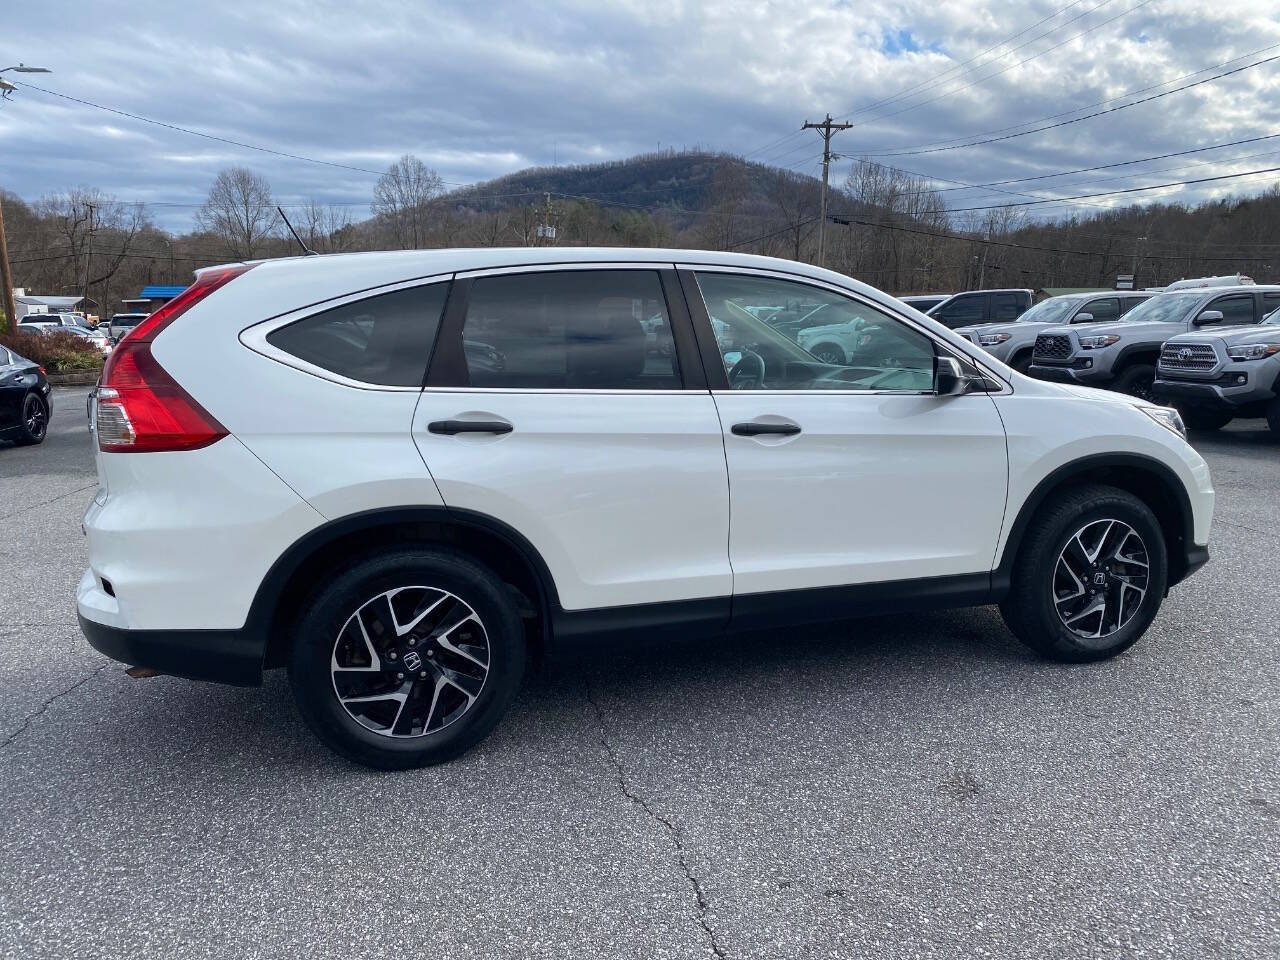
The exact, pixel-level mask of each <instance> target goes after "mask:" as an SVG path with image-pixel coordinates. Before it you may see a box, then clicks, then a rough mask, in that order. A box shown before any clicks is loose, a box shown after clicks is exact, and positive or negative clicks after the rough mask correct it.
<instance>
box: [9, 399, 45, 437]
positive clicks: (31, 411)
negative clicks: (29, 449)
mask: <svg viewBox="0 0 1280 960" xmlns="http://www.w3.org/2000/svg"><path fill="white" fill-rule="evenodd" d="M20 426H21V427H22V430H21V431H20V432H19V434H18V438H17V440H15V441H14V442H15V443H17V444H19V445H20V446H31V445H33V444H37V443H44V438H45V437H46V436H47V435H48V433H49V408H48V407H46V406H45V404H44V401H43V400H41V399H40V397H39V396H37V395H36V394H34V393H28V394H27V396H26V398H25V399H24V400H23V401H22V423H21V424H20Z"/></svg>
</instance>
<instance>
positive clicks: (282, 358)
mask: <svg viewBox="0 0 1280 960" xmlns="http://www.w3.org/2000/svg"><path fill="white" fill-rule="evenodd" d="M453 277H454V274H453V273H440V274H435V275H434V276H431V277H419V278H417V279H414V280H402V281H400V282H398V283H389V284H385V285H383V286H379V287H370V288H368V289H365V290H359V291H356V292H355V293H347V294H343V295H342V296H340V297H334V298H333V299H331V300H323V301H320V302H319V303H312V304H308V305H307V306H305V307H300V308H299V309H297V310H291V311H289V312H288V313H281V314H278V315H277V316H274V317H271V318H270V319H268V320H263V321H261V322H260V323H255V324H254V325H253V326H250V327H247V328H245V329H244V330H241V331H240V338H239V339H240V342H241V343H242V344H244V345H245V346H246V347H248V348H249V349H250V350H252V351H253V352H254V353H258V354H261V355H262V356H264V357H266V358H267V359H268V360H274V361H276V363H282V364H284V365H285V366H286V367H292V368H293V369H295V370H300V371H302V372H303V373H309V374H311V376H313V377H319V378H320V379H321V380H328V381H329V382H330V383H337V384H341V385H342V386H344V387H354V388H356V389H357V390H378V391H381V392H384V393H419V392H421V390H422V386H421V385H418V386H416V387H401V386H393V385H391V384H385V383H369V382H368V381H365V380H353V379H351V378H350V377H344V376H343V375H342V374H340V373H334V372H333V371H332V370H328V369H325V368H324V367H320V366H317V365H316V364H314V363H310V362H308V361H306V360H303V359H302V358H301V357H295V356H294V355H293V354H291V353H289V352H288V351H286V350H281V349H280V348H279V347H277V346H275V345H274V344H272V343H268V342H267V337H268V336H269V335H270V334H272V333H275V332H276V331H277V330H279V329H280V328H281V327H287V326H288V325H289V324H291V323H297V322H298V321H299V320H306V319H307V318H308V317H313V316H315V315H316V314H320V313H327V312H328V311H330V310H334V309H336V308H338V307H343V306H346V305H347V304H349V303H357V302H359V301H361V300H369V299H372V298H373V297H380V296H382V295H383V294H384V293H395V292H397V291H399V290H410V289H413V288H414V287H427V286H431V285H433V284H437V283H445V284H450V285H451V286H450V287H449V288H448V290H446V292H445V305H444V312H443V313H442V314H441V318H440V323H439V324H437V325H436V343H439V340H440V330H441V328H442V327H443V326H444V317H445V316H447V315H448V313H449V305H450V303H451V302H452V300H453V288H454V286H456V283H454V280H453ZM434 353H435V350H434V349H433V350H432V354H434ZM427 359H428V361H430V360H431V359H432V358H431V357H428V358H427Z"/></svg>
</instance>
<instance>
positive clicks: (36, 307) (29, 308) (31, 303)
mask: <svg viewBox="0 0 1280 960" xmlns="http://www.w3.org/2000/svg"><path fill="white" fill-rule="evenodd" d="M83 299H84V297H38V296H34V295H33V294H29V293H27V291H26V288H25V287H15V288H14V290H13V308H14V312H15V313H16V314H17V315H18V316H17V319H18V320H21V319H22V318H23V317H25V316H26V315H27V314H29V313H62V312H69V311H73V310H75V308H76V305H77V304H78V303H79V302H80V301H81V300H83Z"/></svg>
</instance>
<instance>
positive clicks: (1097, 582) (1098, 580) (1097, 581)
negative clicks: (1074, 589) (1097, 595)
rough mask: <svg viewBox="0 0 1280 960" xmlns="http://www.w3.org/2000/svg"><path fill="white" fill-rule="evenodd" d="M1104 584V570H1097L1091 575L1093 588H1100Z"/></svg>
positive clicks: (1105, 575) (1105, 576) (1105, 578)
mask: <svg viewBox="0 0 1280 960" xmlns="http://www.w3.org/2000/svg"><path fill="white" fill-rule="evenodd" d="M1106 582H1107V574H1106V571H1105V570H1099V571H1098V572H1097V573H1095V574H1094V575H1093V584H1094V586H1096V587H1100V586H1102V585H1103V584H1104V583H1106Z"/></svg>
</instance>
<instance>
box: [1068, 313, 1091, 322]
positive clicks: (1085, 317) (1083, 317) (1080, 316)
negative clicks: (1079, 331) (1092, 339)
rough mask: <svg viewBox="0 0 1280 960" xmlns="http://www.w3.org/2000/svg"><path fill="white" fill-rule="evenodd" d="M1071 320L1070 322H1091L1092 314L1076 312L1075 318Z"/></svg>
mask: <svg viewBox="0 0 1280 960" xmlns="http://www.w3.org/2000/svg"><path fill="white" fill-rule="evenodd" d="M1071 322H1072V323H1093V314H1092V313H1077V314H1076V315H1075V319H1073V320H1072V321H1071Z"/></svg>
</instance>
